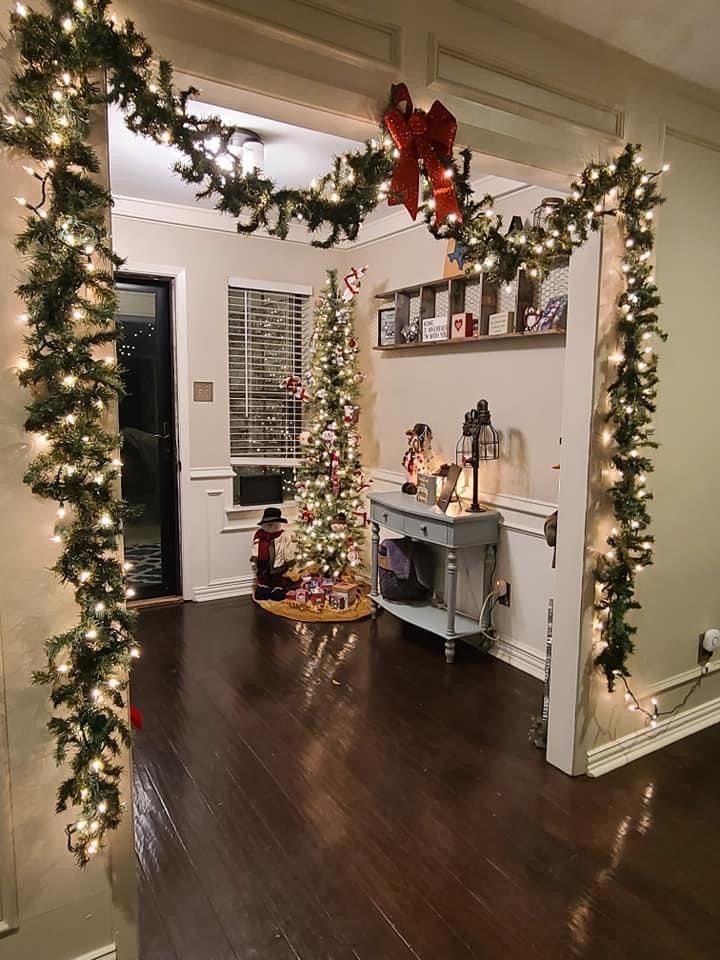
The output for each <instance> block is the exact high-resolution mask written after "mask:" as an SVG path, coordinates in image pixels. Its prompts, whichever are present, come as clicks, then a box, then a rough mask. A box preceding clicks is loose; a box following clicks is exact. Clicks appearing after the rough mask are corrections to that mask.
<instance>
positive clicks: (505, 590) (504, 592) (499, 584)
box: [495, 580, 510, 607]
mask: <svg viewBox="0 0 720 960" xmlns="http://www.w3.org/2000/svg"><path fill="white" fill-rule="evenodd" d="M495 596H496V597H497V602H498V603H500V604H502V606H503V607H509V606H510V584H509V583H508V581H507V580H496V581H495Z"/></svg>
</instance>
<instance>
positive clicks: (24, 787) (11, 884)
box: [0, 0, 136, 960]
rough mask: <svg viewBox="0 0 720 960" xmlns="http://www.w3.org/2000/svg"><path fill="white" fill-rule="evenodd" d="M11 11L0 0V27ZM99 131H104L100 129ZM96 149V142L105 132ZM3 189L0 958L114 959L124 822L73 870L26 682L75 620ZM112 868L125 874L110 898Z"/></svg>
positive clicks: (11, 208)
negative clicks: (38, 447) (37, 456)
mask: <svg viewBox="0 0 720 960" xmlns="http://www.w3.org/2000/svg"><path fill="white" fill-rule="evenodd" d="M11 6H14V4H11V3H9V2H7V0H0V23H1V24H2V25H3V29H4V25H5V23H6V20H7V15H8V11H9V10H10V8H11ZM0 56H1V58H2V59H1V60H0V86H3V87H4V85H5V83H6V82H7V73H8V69H9V67H10V64H11V63H12V57H11V53H10V51H8V49H7V48H6V47H5V45H4V43H3V45H2V52H1V54H0ZM98 129H99V131H100V133H101V134H102V133H103V127H102V125H100V126H99V128H98ZM99 142H100V144H101V146H104V136H101V137H100V140H99ZM0 184H1V185H2V188H1V189H0V317H1V318H2V322H0V513H1V515H2V517H3V549H2V550H0V960H71V958H75V957H79V956H81V955H84V954H88V953H91V952H92V954H93V956H94V955H97V956H103V957H104V956H105V955H106V953H105V949H104V948H110V949H112V945H113V943H114V942H115V941H117V942H118V944H120V943H122V948H121V949H119V951H118V957H120V958H121V960H133V958H134V957H135V956H136V947H135V909H134V884H133V882H132V876H133V873H134V854H133V851H132V840H131V835H130V821H128V822H127V823H126V825H125V827H124V829H123V832H122V835H121V836H120V837H118V838H116V840H115V842H114V843H113V846H112V866H111V860H110V857H109V856H108V857H100V858H98V859H97V861H95V862H93V863H91V864H90V865H89V866H88V867H87V869H85V870H82V871H81V870H79V869H78V868H77V866H76V865H75V862H74V860H73V858H72V856H71V855H70V854H69V853H68V851H67V849H66V838H65V832H64V828H65V825H66V823H67V822H68V821H69V820H70V819H71V817H72V814H71V812H67V813H65V814H61V815H59V816H58V815H56V814H55V810H54V808H55V792H56V789H57V786H58V783H59V782H60V779H61V776H62V775H63V772H62V771H61V770H59V769H58V768H57V766H56V764H55V761H54V759H53V756H52V750H53V744H52V741H51V739H50V736H49V734H48V731H47V729H46V723H47V721H48V719H49V716H50V711H51V707H50V703H49V699H48V690H47V688H44V687H36V686H33V685H32V684H31V682H30V675H31V673H32V671H33V670H35V669H39V668H41V667H42V666H43V662H44V651H43V641H44V639H45V638H46V637H48V636H50V635H52V634H55V633H57V632H59V631H62V630H64V629H67V628H68V627H69V626H70V625H71V624H73V623H74V621H75V615H76V610H75V606H74V602H73V598H72V594H71V593H70V592H69V591H66V590H63V589H61V587H60V586H59V585H58V583H57V580H56V578H55V576H54V575H53V574H52V573H51V572H50V569H49V568H50V567H51V565H52V564H53V563H54V562H55V560H56V558H57V547H56V546H55V545H54V544H52V543H50V536H51V534H52V532H53V526H54V520H55V516H54V509H53V505H52V504H51V503H48V502H46V501H43V500H40V499H39V498H36V497H33V496H32V494H31V493H30V491H29V490H28V488H27V487H26V486H25V485H24V483H23V482H22V476H23V472H24V471H25V469H26V467H27V464H28V461H29V459H30V458H31V456H32V455H33V453H34V448H33V441H32V439H31V438H30V437H28V436H26V435H25V433H24V431H23V428H22V423H23V420H24V405H25V403H26V402H27V401H28V399H29V398H28V395H27V394H26V393H24V392H23V391H21V390H19V389H18V385H17V379H16V376H15V363H16V359H17V357H18V356H19V355H20V354H21V352H22V349H23V345H22V335H23V330H22V327H21V325H20V324H19V323H18V322H17V317H18V314H19V313H20V312H21V310H22V309H23V308H22V305H21V303H20V302H19V301H18V300H17V299H16V297H15V295H14V293H13V290H14V288H15V286H16V285H17V284H18V282H19V281H20V279H21V277H22V269H23V265H22V263H21V262H20V261H19V260H18V258H17V256H16V254H15V252H14V249H13V239H14V236H15V234H16V233H17V232H18V231H19V230H21V229H22V220H21V218H20V217H19V216H18V212H17V211H19V207H17V205H16V204H15V203H13V201H12V198H13V196H15V195H20V194H25V195H27V191H28V189H32V187H30V186H29V180H28V177H27V175H26V174H25V173H24V172H23V171H22V168H21V166H20V163H18V162H11V161H10V159H9V158H7V157H4V156H0ZM128 867H129V875H130V878H131V881H130V883H128ZM111 870H112V871H113V872H114V874H115V875H116V876H117V877H118V879H119V878H122V892H121V890H120V886H121V885H120V884H118V887H117V888H116V895H115V896H114V895H113V886H112V884H111V879H110V871H111ZM4 927H5V928H7V929H3V928H4ZM107 956H110V954H107Z"/></svg>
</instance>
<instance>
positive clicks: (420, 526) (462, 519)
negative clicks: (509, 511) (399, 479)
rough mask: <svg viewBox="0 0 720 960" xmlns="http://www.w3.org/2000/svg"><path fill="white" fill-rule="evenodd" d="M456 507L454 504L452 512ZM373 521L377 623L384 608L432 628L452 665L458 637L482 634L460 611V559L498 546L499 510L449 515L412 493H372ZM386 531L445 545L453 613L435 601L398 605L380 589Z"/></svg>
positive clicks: (373, 595)
mask: <svg viewBox="0 0 720 960" xmlns="http://www.w3.org/2000/svg"><path fill="white" fill-rule="evenodd" d="M452 508H453V505H451V510H452ZM370 519H371V522H372V568H371V583H370V600H371V602H372V605H373V619H375V618H376V616H377V610H378V608H379V607H382V608H383V609H384V610H388V611H389V612H390V613H392V614H394V615H395V616H396V617H399V618H400V619H401V620H404V621H405V622H406V623H412V624H414V625H415V626H418V627H422V629H423V630H429V631H430V632H431V633H434V634H436V635H437V636H439V637H443V638H444V640H445V659H446V660H447V662H448V663H452V662H453V660H454V659H455V640H456V638H462V637H470V636H473V635H475V634H478V633H480V632H481V631H480V624H479V622H478V620H477V618H475V619H473V618H471V617H468V616H465V615H464V614H462V613H458V612H457V610H456V600H457V555H458V550H461V549H463V548H465V547H482V546H484V547H485V548H486V550H487V547H489V546H492V545H494V544H496V543H497V540H498V526H499V519H500V515H499V514H498V513H497V512H496V511H495V510H485V511H483V512H482V513H460V512H455V513H452V512H448V513H443V512H442V510H440V508H439V507H428V506H427V505H426V504H424V503H418V501H417V500H416V499H415V497H414V496H412V495H409V494H406V493H371V494H370ZM380 527H384V528H385V529H387V530H390V531H391V532H393V533H399V534H402V535H404V536H406V537H410V539H411V540H418V541H421V542H423V543H431V544H433V545H434V546H437V547H442V548H443V549H444V550H445V551H446V556H447V572H446V577H445V603H446V606H447V609H446V610H444V609H441V608H439V607H434V606H432V605H431V604H430V603H397V602H395V601H393V600H386V599H385V598H384V597H383V596H382V594H381V593H380V590H379V588H378V547H379V545H380ZM486 568H487V564H486V563H485V562H483V570H482V584H483V597H485V596H486V595H487V592H488V589H489V585H488V584H487V583H486V580H487V577H486Z"/></svg>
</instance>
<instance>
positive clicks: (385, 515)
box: [382, 513, 388, 523]
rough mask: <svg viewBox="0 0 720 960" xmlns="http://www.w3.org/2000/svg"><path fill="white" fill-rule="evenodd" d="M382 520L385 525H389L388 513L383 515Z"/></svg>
mask: <svg viewBox="0 0 720 960" xmlns="http://www.w3.org/2000/svg"><path fill="white" fill-rule="evenodd" d="M382 518H383V522H384V523H387V518H388V515H387V514H386V513H384V514H383V515H382Z"/></svg>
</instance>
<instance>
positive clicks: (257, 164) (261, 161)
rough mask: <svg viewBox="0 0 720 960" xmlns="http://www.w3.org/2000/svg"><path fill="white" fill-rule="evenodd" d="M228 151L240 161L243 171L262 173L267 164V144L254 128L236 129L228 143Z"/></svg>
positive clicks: (244, 172)
mask: <svg viewBox="0 0 720 960" xmlns="http://www.w3.org/2000/svg"><path fill="white" fill-rule="evenodd" d="M228 153H230V154H231V155H232V156H233V157H235V159H236V160H239V161H240V164H241V166H242V172H243V174H245V175H246V176H247V174H249V173H257V174H259V175H260V174H262V172H263V170H264V166H265V144H264V143H263V140H262V137H260V136H259V135H258V134H257V133H255V132H254V131H253V130H244V129H242V128H240V129H238V130H236V131H235V133H234V134H233V135H232V137H231V138H230V141H229V143H228Z"/></svg>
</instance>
